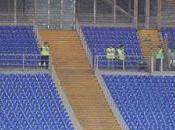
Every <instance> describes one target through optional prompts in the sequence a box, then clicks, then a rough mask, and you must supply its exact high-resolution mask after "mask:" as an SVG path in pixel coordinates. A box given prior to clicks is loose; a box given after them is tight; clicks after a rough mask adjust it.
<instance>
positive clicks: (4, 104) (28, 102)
mask: <svg viewBox="0 0 175 130" xmlns="http://www.w3.org/2000/svg"><path fill="white" fill-rule="evenodd" d="M0 83H1V86H0V104H1V105H0V129H1V130H73V129H74V128H73V125H72V122H71V120H70V119H69V115H68V113H67V112H66V109H65V107H64V105H63V102H62V99H61V97H60V95H59V94H58V91H57V89H56V87H55V84H54V82H53V80H52V77H51V76H50V74H48V73H36V74H20V73H18V74H17V73H10V74H9V73H0Z"/></svg>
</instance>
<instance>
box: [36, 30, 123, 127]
mask: <svg viewBox="0 0 175 130" xmlns="http://www.w3.org/2000/svg"><path fill="white" fill-rule="evenodd" d="M39 33H40V36H41V38H42V40H43V41H47V42H49V46H50V48H51V52H52V59H53V65H54V67H55V71H56V73H57V75H58V77H59V79H60V81H61V84H62V86H63V89H64V92H65V93H66V95H67V98H68V100H69V102H70V104H71V106H72V109H73V110H74V112H75V114H76V116H77V118H78V120H79V121H80V125H81V126H82V127H83V129H84V130H120V126H119V124H118V123H117V121H116V119H115V117H114V116H113V114H112V112H111V110H110V108H109V107H108V104H107V102H106V100H105V97H104V95H103V93H102V91H101V90H100V86H99V84H98V82H97V80H96V78H95V76H94V74H93V73H91V68H90V66H89V64H88V60H87V57H86V55H85V53H84V49H83V47H82V45H81V43H80V39H79V36H78V34H77V32H75V31H48V30H47V31H40V32H39ZM53 39H54V40H53Z"/></svg>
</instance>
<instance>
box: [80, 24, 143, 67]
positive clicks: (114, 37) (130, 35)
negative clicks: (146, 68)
mask: <svg viewBox="0 0 175 130" xmlns="http://www.w3.org/2000/svg"><path fill="white" fill-rule="evenodd" d="M82 29H83V33H84V36H85V38H86V41H87V44H88V47H89V48H90V50H91V53H92V55H93V56H96V55H103V57H101V58H100V59H99V63H98V66H99V67H106V66H107V65H108V61H107V59H106V58H105V56H104V55H105V49H106V48H107V47H110V46H112V47H114V48H117V47H119V45H121V44H122V45H124V46H125V53H126V60H125V66H126V67H128V68H132V67H135V66H136V64H137V60H138V59H140V58H141V57H142V53H141V49H140V44H139V41H138V38H137V31H136V29H134V28H115V27H83V28H82ZM113 65H114V66H115V65H116V66H117V67H118V66H121V63H119V62H117V60H114V61H113Z"/></svg>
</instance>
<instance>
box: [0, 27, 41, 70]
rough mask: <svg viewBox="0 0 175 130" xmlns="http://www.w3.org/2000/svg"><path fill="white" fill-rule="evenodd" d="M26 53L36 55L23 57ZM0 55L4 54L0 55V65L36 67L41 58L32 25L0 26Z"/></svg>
mask: <svg viewBox="0 0 175 130" xmlns="http://www.w3.org/2000/svg"><path fill="white" fill-rule="evenodd" d="M4 54H6V55H7V56H4ZM26 54H28V55H36V56H33V57H32V58H30V59H28V58H25V59H23V55H26ZM0 55H3V56H4V57H3V56H0V61H1V63H0V66H1V67H21V66H23V67H24V66H28V67H37V66H38V64H39V62H40V59H41V58H38V57H37V56H38V55H40V50H39V48H38V45H37V38H36V36H35V32H34V30H33V27H32V26H0ZM12 55H13V56H12ZM19 55H21V56H19ZM18 56H19V57H21V59H19V58H17V57H18Z"/></svg>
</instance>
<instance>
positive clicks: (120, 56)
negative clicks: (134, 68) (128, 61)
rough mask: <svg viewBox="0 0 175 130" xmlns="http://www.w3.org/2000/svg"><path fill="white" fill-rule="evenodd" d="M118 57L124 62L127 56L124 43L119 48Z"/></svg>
mask: <svg viewBox="0 0 175 130" xmlns="http://www.w3.org/2000/svg"><path fill="white" fill-rule="evenodd" d="M116 58H117V60H118V61H120V62H123V61H124V60H125V58H126V56H125V48H124V45H120V46H119V48H118V49H117V54H116Z"/></svg>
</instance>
